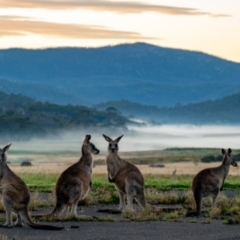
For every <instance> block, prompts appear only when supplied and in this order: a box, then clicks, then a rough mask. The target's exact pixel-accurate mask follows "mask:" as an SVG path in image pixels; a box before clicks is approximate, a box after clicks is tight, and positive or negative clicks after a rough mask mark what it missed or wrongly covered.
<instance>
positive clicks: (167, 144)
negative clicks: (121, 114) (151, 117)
mask: <svg viewBox="0 0 240 240" xmlns="http://www.w3.org/2000/svg"><path fill="white" fill-rule="evenodd" d="M103 133H104V134H106V135H108V136H109V137H111V138H112V139H115V138H117V137H118V136H120V135H122V134H124V136H123V138H122V139H121V141H120V143H119V151H123V152H128V151H146V150H162V149H165V148H173V147H178V148H183V147H193V148H233V149H239V148H240V125H239V126H237V125H236V126H226V125H224V126H220V125H215V126H214V125H201V126H197V125H150V124H146V125H145V126H135V125H131V126H127V128H126V129H98V130H96V129H79V130H76V131H69V132H61V133H60V134H59V135H57V136H49V137H47V138H45V139H32V140H31V141H22V142H21V141H13V142H12V144H13V146H12V147H11V149H12V150H14V151H30V152H33V151H36V152H45V153H46V152H49V153H50V152H59V153H63V152H79V153H80V152H81V146H82V142H83V140H84V138H85V135H86V134H91V136H92V139H91V141H92V142H93V143H94V144H95V145H96V147H97V148H98V149H99V150H100V151H101V153H105V152H106V151H107V146H108V143H107V142H106V140H105V139H104V138H103V136H102V134H103ZM7 143H8V142H7ZM7 143H6V142H4V138H2V139H1V141H0V144H1V147H2V146H4V145H6V144H7Z"/></svg>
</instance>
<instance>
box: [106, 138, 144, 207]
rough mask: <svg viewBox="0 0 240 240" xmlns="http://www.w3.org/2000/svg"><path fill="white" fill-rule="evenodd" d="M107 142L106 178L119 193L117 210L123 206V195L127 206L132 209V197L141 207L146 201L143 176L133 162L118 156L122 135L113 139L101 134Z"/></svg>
mask: <svg viewBox="0 0 240 240" xmlns="http://www.w3.org/2000/svg"><path fill="white" fill-rule="evenodd" d="M103 137H104V138H105V139H106V141H107V142H108V143H109V145H108V155H107V158H106V164H107V171H108V180H109V182H113V183H114V184H115V187H116V189H117V191H118V194H119V199H120V206H119V210H123V209H124V208H125V196H127V208H128V209H130V210H133V199H134V198H135V199H136V200H137V202H138V203H139V204H140V206H141V207H142V208H145V207H146V205H147V203H146V200H145V196H144V178H143V176H142V174H141V172H140V171H139V169H138V168H137V167H136V166H134V165H133V164H131V163H129V162H127V161H125V160H124V159H122V158H120V157H119V156H118V143H119V141H120V139H121V138H122V137H123V135H122V136H120V137H118V138H116V139H115V140H112V139H111V138H110V137H108V136H106V135H104V134H103Z"/></svg>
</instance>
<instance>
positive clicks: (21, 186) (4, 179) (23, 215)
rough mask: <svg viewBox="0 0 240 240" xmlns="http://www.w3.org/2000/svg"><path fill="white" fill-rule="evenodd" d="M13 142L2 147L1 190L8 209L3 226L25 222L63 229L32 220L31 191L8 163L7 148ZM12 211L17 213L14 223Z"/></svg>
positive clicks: (20, 224)
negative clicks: (30, 213)
mask: <svg viewBox="0 0 240 240" xmlns="http://www.w3.org/2000/svg"><path fill="white" fill-rule="evenodd" d="M10 146H11V144H9V145H7V146H5V147H3V148H0V191H1V193H2V199H3V204H4V207H5V210H6V223H5V224H3V225H2V226H3V227H7V228H11V227H13V226H14V225H15V226H17V227H22V226H23V222H25V223H26V224H27V225H28V226H29V227H31V228H35V229H43V230H61V229H63V228H64V227H56V226H49V225H42V224H36V223H34V222H32V220H31V218H30V216H29V211H28V206H29V203H30V192H29V189H28V187H27V185H26V184H25V183H24V181H23V180H22V179H21V178H20V177H18V176H17V175H16V174H15V173H14V172H13V171H12V170H11V169H10V168H9V167H8V165H7V154H6V152H7V150H8V149H9V148H10ZM12 212H15V213H16V214H17V220H16V222H15V223H14V224H13V222H12Z"/></svg>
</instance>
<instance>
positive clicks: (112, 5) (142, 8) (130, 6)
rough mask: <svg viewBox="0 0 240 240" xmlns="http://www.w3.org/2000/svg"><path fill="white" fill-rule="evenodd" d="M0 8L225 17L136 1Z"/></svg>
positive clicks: (15, 3) (26, 2)
mask: <svg viewBox="0 0 240 240" xmlns="http://www.w3.org/2000/svg"><path fill="white" fill-rule="evenodd" d="M0 8H43V9H82V10H93V11H108V12H117V13H143V12H156V13H160V14H168V15H193V16H194V15H197V16H199V15H207V16H211V17H227V16H229V15H226V14H221V13H219V14H212V13H210V12H204V11H200V10H198V9H195V8H186V7H174V6H165V5H154V4H148V3H142V2H136V1H122V2H121V1H107V0H78V1H77V0H75V1H71V0H70V1H61V0H60V1H59V0H58V1H57V0H56V1H53V0H51V1H44V0H43V1H41V0H38V1H30V0H21V1H19V0H4V1H1V2H0Z"/></svg>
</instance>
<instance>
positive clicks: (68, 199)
mask: <svg viewBox="0 0 240 240" xmlns="http://www.w3.org/2000/svg"><path fill="white" fill-rule="evenodd" d="M90 139H91V135H86V137H85V140H84V141H83V144H82V156H81V158H80V159H79V161H78V162H76V163H75V164H73V165H72V166H70V167H69V168H67V169H66V170H65V171H64V172H62V174H61V175H60V177H59V178H58V181H57V183H56V189H55V190H56V205H55V207H54V209H53V211H52V212H50V213H47V214H42V215H32V216H34V217H41V216H54V215H59V216H61V215H62V213H63V212H64V210H65V209H66V208H67V207H68V210H69V212H68V213H69V214H70V215H71V216H77V206H78V202H79V200H82V199H84V198H85V197H86V196H87V194H88V191H89V189H90V185H91V178H92V167H93V158H92V153H94V154H98V153H99V152H100V151H99V150H98V149H97V148H96V147H95V145H94V144H93V143H91V142H90Z"/></svg>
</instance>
